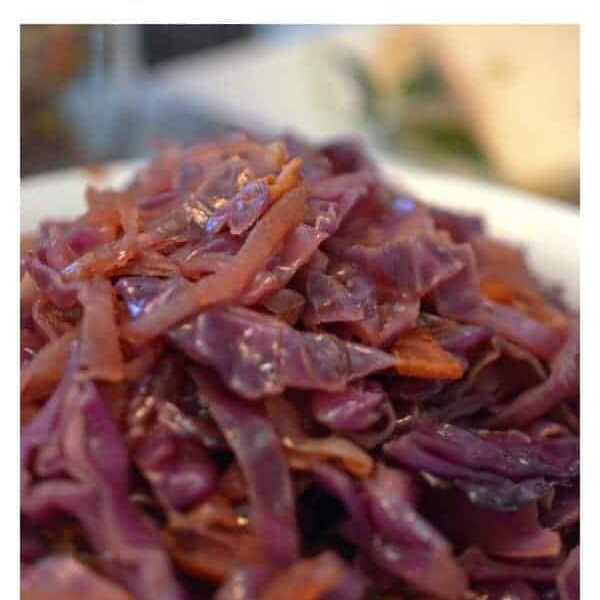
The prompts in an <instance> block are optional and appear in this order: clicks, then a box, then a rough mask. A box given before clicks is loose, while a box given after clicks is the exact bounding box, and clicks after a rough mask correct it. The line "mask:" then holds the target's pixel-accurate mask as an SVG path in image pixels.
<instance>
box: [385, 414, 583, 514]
mask: <svg viewBox="0 0 600 600" xmlns="http://www.w3.org/2000/svg"><path fill="white" fill-rule="evenodd" d="M384 450H385V452H386V454H387V455H388V456H389V457H390V458H392V459H393V460H394V461H395V462H397V463H399V464H401V465H402V466H404V467H407V468H411V469H414V470H416V471H424V472H426V473H429V474H431V475H434V476H436V477H439V478H442V479H446V480H449V481H451V482H454V483H455V484H457V485H459V486H460V487H461V488H463V489H465V491H467V492H468V494H469V497H470V498H471V500H472V501H473V502H476V503H480V504H482V505H483V506H489V507H492V508H494V509H496V510H509V511H510V510H517V509H518V508H520V507H522V506H524V505H526V504H528V503H530V502H532V501H534V500H536V499H538V498H539V497H541V496H542V495H544V494H546V493H547V492H548V491H549V486H550V485H551V484H552V483H556V482H560V481H569V479H571V478H574V477H576V476H577V474H578V471H579V443H578V440H577V439H576V438H574V437H569V438H558V439H547V440H543V441H533V440H531V439H530V438H529V437H528V436H526V435H525V434H522V433H519V432H516V431H513V432H507V433H505V434H502V433H486V432H479V433H478V432H475V431H469V430H467V429H463V428H460V427H457V426H455V425H450V424H444V425H439V426H437V425H422V426H420V427H418V428H417V429H415V430H414V431H412V432H410V433H408V434H406V435H402V436H400V437H398V438H396V439H393V440H392V441H390V442H388V443H386V444H385V446H384Z"/></svg>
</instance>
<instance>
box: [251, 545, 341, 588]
mask: <svg viewBox="0 0 600 600" xmlns="http://www.w3.org/2000/svg"><path fill="white" fill-rule="evenodd" d="M343 577H344V568H343V563H342V562H341V560H340V559H339V558H338V557H337V556H336V555H335V554H334V553H333V552H330V551H328V552H323V553H321V554H319V555H318V556H315V557H313V558H304V559H301V560H299V561H297V562H296V563H294V564H293V565H291V566H290V567H288V568H287V569H285V571H283V572H281V573H280V574H279V575H277V576H275V577H274V578H273V579H272V580H271V581H270V582H269V583H268V584H267V586H266V588H265V590H264V592H263V593H262V594H261V596H260V598H261V600H319V598H324V597H325V596H326V595H327V594H328V593H329V592H331V591H333V590H334V589H335V588H336V587H337V586H338V585H339V584H340V582H341V580H342V579H343Z"/></svg>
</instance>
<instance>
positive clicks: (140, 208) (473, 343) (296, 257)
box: [21, 135, 579, 600]
mask: <svg viewBox="0 0 600 600" xmlns="http://www.w3.org/2000/svg"><path fill="white" fill-rule="evenodd" d="M86 201H87V205H88V210H87V211H86V212H85V213H84V214H83V215H82V216H81V217H79V218H78V219H76V220H74V221H52V222H46V223H42V224H41V225H40V228H39V232H38V234H37V237H36V238H35V239H34V240H33V241H32V240H31V239H29V240H28V242H27V245H26V248H25V247H24V254H23V257H22V262H21V267H22V285H21V290H22V291H21V366H22V378H21V393H22V395H21V406H22V421H23V428H22V432H21V443H22V448H21V562H22V571H21V576H22V586H21V587H22V596H23V598H26V599H28V600H29V599H31V600H44V599H48V600H50V599H51V600H59V599H61V598H64V599H65V600H66V599H70V598H72V597H74V596H76V595H77V596H79V595H82V596H83V595H85V596H87V597H89V598H90V599H91V600H95V599H98V600H99V599H100V598H102V600H128V599H129V600H133V599H139V600H170V599H184V598H186V599H187V598H189V599H190V600H191V599H192V598H199V599H200V598H202V599H204V598H215V599H217V600H231V599H232V598H236V599H239V600H283V599H285V600H319V599H322V600H367V599H368V598H382V599H383V598H411V599H413V598H414V599H418V600H423V599H424V598H427V599H429V598H434V597H435V598H441V599H446V600H463V599H465V598H473V600H474V599H476V598H477V599H478V600H479V599H480V598H486V599H488V600H492V599H497V600H500V599H504V598H515V599H517V598H519V599H520V600H536V599H541V598H544V599H546V598H552V599H557V598H558V599H560V600H578V598H579V535H578V527H579V433H578V432H579V330H578V323H577V321H578V318H577V314H576V313H574V312H571V311H570V310H568V309H567V308H565V306H564V304H563V303H562V301H561V300H560V298H559V297H558V295H557V294H556V293H555V292H552V293H550V292H548V289H549V288H547V287H545V286H544V285H543V284H542V283H541V282H540V280H539V278H538V277H536V276H535V275H534V274H533V273H532V272H531V271H530V270H529V269H528V267H527V262H526V260H525V255H524V253H523V252H522V250H520V249H518V248H515V247H512V246H510V245H508V244H505V243H503V242H502V241H500V240H495V239H492V238H490V237H489V236H488V235H487V233H486V231H485V227H484V223H483V221H482V219H480V218H479V217H478V216H476V215H469V214H461V213H454V212H451V211H448V210H445V209H444V210H442V209H438V208H435V207H430V206H428V205H427V204H426V203H424V202H422V201H421V200H419V199H418V198H415V197H412V196H411V195H410V194H409V193H408V192H407V191H406V190H402V191H399V190H398V189H396V188H394V187H393V186H391V185H389V184H388V183H387V182H386V181H385V180H384V179H383V178H382V176H381V174H380V173H379V172H378V171H377V169H376V168H375V166H374V165H373V163H372V161H371V160H370V159H369V158H368V157H367V156H366V155H365V154H364V153H363V151H362V149H361V147H360V144H358V143H356V142H354V141H340V142H333V143H331V144H328V145H326V146H323V147H319V146H314V145H310V144H308V143H307V142H305V141H303V140H301V139H298V138H295V137H293V136H286V137H284V138H283V139H282V140H281V141H276V142H268V141H265V140H261V139H252V138H250V137H248V136H247V135H235V136H232V137H230V138H227V139H223V140H220V141H217V142H213V143H203V144H198V145H196V146H193V147H190V148H176V147H168V148H165V149H164V150H163V151H162V153H161V154H160V155H159V156H158V157H156V158H155V159H154V160H153V161H152V162H150V163H149V164H148V165H147V166H146V167H144V168H143V169H142V170H141V171H140V172H139V173H137V175H136V176H135V178H134V179H133V181H132V182H131V183H130V184H129V185H128V186H126V187H125V188H124V189H122V190H97V189H88V190H87V192H86Z"/></svg>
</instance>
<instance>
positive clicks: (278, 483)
mask: <svg viewBox="0 0 600 600" xmlns="http://www.w3.org/2000/svg"><path fill="white" fill-rule="evenodd" d="M194 378H195V379H196V382H197V384H198V393H199V395H200V398H201V399H202V401H203V402H204V403H205V404H206V405H207V406H208V408H209V410H210V412H211V414H212V416H213V417H214V419H215V421H216V422H217V423H218V425H219V427H220V428H221V430H222V431H223V434H224V435H225V438H226V439H227V441H228V442H229V444H230V446H231V447H232V449H233V451H234V453H235V455H236V458H237V460H238V462H239V464H240V466H241V467H242V470H243V471H244V474H245V476H246V481H247V482H248V489H249V494H250V502H251V511H252V525H253V528H254V531H255V532H256V535H257V537H258V539H259V540H260V542H261V544H262V546H263V548H264V550H265V552H266V555H267V558H268V560H269V561H270V562H271V563H273V564H275V565H286V564H288V563H290V562H292V561H293V560H294V559H296V558H297V557H298V552H299V550H298V533H297V530H296V516H295V507H294V504H295V503H294V494H293V490H292V482H291V478H290V472H289V468H288V464H287V460H286V458H285V456H284V454H283V450H282V448H281V446H280V443H279V438H278V437H277V434H276V433H275V430H274V428H273V426H272V425H271V423H270V422H269V420H268V418H267V417H266V415H265V414H264V412H263V411H262V410H260V409H259V408H258V407H257V406H254V405H251V404H249V403H247V402H244V401H243V400H239V399H237V398H235V397H234V396H232V395H231V394H230V393H229V392H227V391H226V390H225V389H224V388H223V387H222V385H221V384H220V383H219V382H218V380H217V379H216V378H215V377H214V375H212V374H210V373H208V372H204V371H200V370H197V371H195V372H194Z"/></svg>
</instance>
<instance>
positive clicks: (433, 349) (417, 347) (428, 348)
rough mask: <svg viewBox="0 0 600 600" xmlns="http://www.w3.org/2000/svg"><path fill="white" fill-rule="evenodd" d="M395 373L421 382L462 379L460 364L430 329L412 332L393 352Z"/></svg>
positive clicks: (401, 340)
mask: <svg viewBox="0 0 600 600" xmlns="http://www.w3.org/2000/svg"><path fill="white" fill-rule="evenodd" d="M392 352H393V354H394V356H395V357H396V371H397V372H398V373H399V374H400V375H403V376H405V377H418V378H422V379H460V378H461V377H462V376H463V373H464V367H463V365H462V363H461V361H460V360H459V359H458V358H457V357H456V356H454V355H453V354H451V353H450V352H446V350H444V349H443V348H442V346H441V345H440V343H439V342H438V341H437V340H436V339H435V338H434V337H433V335H431V333H430V332H429V331H427V329H413V330H411V331H409V332H408V333H406V334H404V335H403V336H402V337H401V338H400V339H399V340H398V341H397V342H396V344H395V346H394V348H393V350H392Z"/></svg>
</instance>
